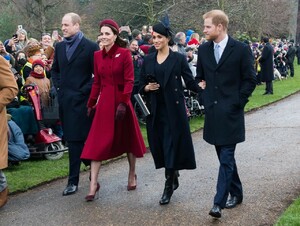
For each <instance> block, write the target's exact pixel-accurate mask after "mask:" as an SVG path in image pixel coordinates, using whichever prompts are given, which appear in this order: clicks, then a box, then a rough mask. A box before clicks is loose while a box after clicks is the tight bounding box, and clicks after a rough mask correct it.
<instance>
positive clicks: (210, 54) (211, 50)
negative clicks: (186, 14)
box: [207, 41, 217, 66]
mask: <svg viewBox="0 0 300 226" xmlns="http://www.w3.org/2000/svg"><path fill="white" fill-rule="evenodd" d="M208 48H209V51H207V52H208V56H207V57H208V59H209V61H210V62H211V63H212V64H213V65H216V66H217V61H216V58H215V54H214V42H212V41H211V42H210V45H209V46H208Z"/></svg>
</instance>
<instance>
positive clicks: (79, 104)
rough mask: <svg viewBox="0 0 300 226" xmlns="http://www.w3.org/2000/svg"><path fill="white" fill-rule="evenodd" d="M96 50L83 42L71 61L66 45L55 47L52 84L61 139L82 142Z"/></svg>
mask: <svg viewBox="0 0 300 226" xmlns="http://www.w3.org/2000/svg"><path fill="white" fill-rule="evenodd" d="M97 50H99V46H98V45H97V44H96V43H94V42H92V41H90V40H88V39H86V38H85V37H83V38H82V40H81V42H80V43H79V45H78V47H77V48H76V50H75V52H74V53H73V55H72V57H71V59H70V60H68V59H67V56H66V44H65V43H64V42H60V43H57V44H56V46H55V55H54V60H53V65H52V69H51V75H52V79H53V84H54V86H55V87H56V89H57V93H58V102H59V110H60V119H61V121H62V126H63V132H64V139H65V140H66V141H84V140H85V139H86V137H87V135H88V132H89V129H90V126H91V119H90V118H88V117H87V101H88V98H89V95H90V91H91V87H92V82H93V78H92V75H93V69H94V52H95V51H97Z"/></svg>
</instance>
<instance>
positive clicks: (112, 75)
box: [81, 19, 146, 201]
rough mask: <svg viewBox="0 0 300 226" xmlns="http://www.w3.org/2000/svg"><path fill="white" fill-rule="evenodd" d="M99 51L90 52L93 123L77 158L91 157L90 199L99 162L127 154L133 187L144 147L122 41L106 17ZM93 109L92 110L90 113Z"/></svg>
mask: <svg viewBox="0 0 300 226" xmlns="http://www.w3.org/2000/svg"><path fill="white" fill-rule="evenodd" d="M100 39H101V43H102V44H103V47H104V48H103V50H100V51H97V52H95V55H94V75H95V77H94V83H93V86H92V91H91V94H90V98H89V101H88V115H89V116H91V115H92V114H94V119H93V124H92V127H91V129H90V132H89V135H88V138H87V140H86V143H85V146H84V149H83V152H82V155H81V158H82V159H88V160H91V178H90V179H91V182H90V191H89V194H88V195H87V196H86V197H85V199H86V200H87V201H93V200H94V198H95V194H96V193H97V192H98V191H99V188H100V185H99V183H98V182H97V179H98V174H99V170H100V165H101V161H103V160H107V159H111V158H115V157H117V156H120V155H122V154H123V153H127V158H128V162H129V174H128V186H127V190H134V189H135V188H136V184H137V181H136V179H137V178H136V174H135V162H136V157H143V155H144V153H145V152H146V147H145V144H144V141H143V137H142V134H141V131H140V127H139V124H138V121H137V118H136V115H135V112H134V110H133V107H132V104H131V101H130V97H131V92H132V89H133V81H134V70H133V63H132V59H131V54H130V51H129V50H128V49H126V48H125V47H126V44H127V43H126V42H125V41H124V40H122V39H121V38H120V37H119V26H118V24H117V23H116V22H115V21H113V20H110V19H106V20H103V21H101V22H100ZM94 111H95V112H94Z"/></svg>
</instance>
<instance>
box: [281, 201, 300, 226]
mask: <svg viewBox="0 0 300 226" xmlns="http://www.w3.org/2000/svg"><path fill="white" fill-rule="evenodd" d="M287 225H288V226H299V225H300V197H299V198H298V199H297V200H296V201H294V202H293V203H292V205H290V206H289V208H287V210H286V211H285V212H284V213H283V214H282V215H281V217H280V218H279V220H278V221H277V222H276V224H275V226H287Z"/></svg>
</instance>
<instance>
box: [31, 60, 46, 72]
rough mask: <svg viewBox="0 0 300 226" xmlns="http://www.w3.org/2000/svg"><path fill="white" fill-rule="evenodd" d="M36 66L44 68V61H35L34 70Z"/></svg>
mask: <svg viewBox="0 0 300 226" xmlns="http://www.w3.org/2000/svg"><path fill="white" fill-rule="evenodd" d="M36 65H40V66H42V67H43V68H44V67H45V64H44V62H43V61H42V60H35V61H33V63H32V70H33V69H34V67H35V66H36Z"/></svg>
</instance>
